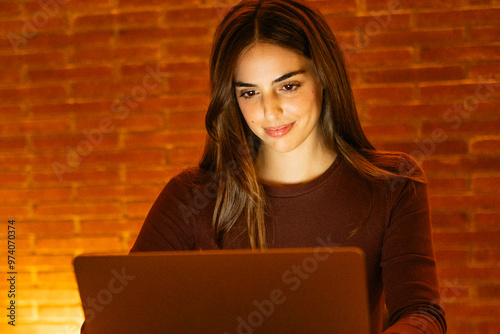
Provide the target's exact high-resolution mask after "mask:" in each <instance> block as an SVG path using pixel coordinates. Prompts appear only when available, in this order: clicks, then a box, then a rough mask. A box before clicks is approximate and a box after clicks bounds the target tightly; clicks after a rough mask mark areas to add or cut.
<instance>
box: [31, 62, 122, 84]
mask: <svg viewBox="0 0 500 334" xmlns="http://www.w3.org/2000/svg"><path fill="white" fill-rule="evenodd" d="M112 75H113V69H112V68H111V67H109V66H95V67H74V68H65V69H51V70H31V71H29V72H28V77H29V79H30V80H31V81H33V82H37V83H38V82H43V81H57V82H60V81H66V80H68V81H70V80H78V81H82V80H83V81H86V80H87V79H91V80H92V79H96V78H110V77H111V76H112Z"/></svg>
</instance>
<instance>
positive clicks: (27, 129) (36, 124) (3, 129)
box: [0, 120, 70, 136]
mask: <svg viewBox="0 0 500 334" xmlns="http://www.w3.org/2000/svg"><path fill="white" fill-rule="evenodd" d="M69 127H70V125H69V121H68V120H54V121H52V120H43V121H42V120H38V121H35V120H26V121H7V122H2V123H0V135H2V134H11V135H15V136H17V135H19V134H20V133H22V134H39V133H43V132H44V131H47V130H48V129H50V132H52V133H57V132H65V131H67V130H69Z"/></svg>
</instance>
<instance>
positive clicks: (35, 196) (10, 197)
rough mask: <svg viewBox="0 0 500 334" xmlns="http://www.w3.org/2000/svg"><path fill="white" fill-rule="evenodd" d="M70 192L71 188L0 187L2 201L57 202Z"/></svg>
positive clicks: (67, 196) (65, 198) (68, 195)
mask: <svg viewBox="0 0 500 334" xmlns="http://www.w3.org/2000/svg"><path fill="white" fill-rule="evenodd" d="M71 193H72V190H71V188H43V189H0V198H2V199H3V200H2V202H3V203H26V202H28V201H33V200H36V201H38V202H44V201H52V202H58V201H64V200H67V199H69V198H70V197H71Z"/></svg>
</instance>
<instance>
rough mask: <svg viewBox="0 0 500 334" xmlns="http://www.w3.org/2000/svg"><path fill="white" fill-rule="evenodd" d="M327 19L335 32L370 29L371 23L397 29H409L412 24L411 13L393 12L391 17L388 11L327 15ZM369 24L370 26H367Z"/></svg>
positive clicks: (383, 27) (388, 28)
mask: <svg viewBox="0 0 500 334" xmlns="http://www.w3.org/2000/svg"><path fill="white" fill-rule="evenodd" d="M326 21H327V23H328V25H329V26H330V28H331V29H332V30H333V32H334V33H335V32H336V31H346V30H352V31H354V30H358V29H365V30H367V31H368V30H369V29H370V25H372V24H376V25H378V26H380V29H387V30H396V29H407V28H409V25H410V15H408V14H392V15H391V16H390V17H389V16H387V13H381V12H380V13H377V12H373V14H372V15H364V16H354V17H353V16H344V17H342V16H337V15H335V16H327V17H326ZM367 25H368V26H367Z"/></svg>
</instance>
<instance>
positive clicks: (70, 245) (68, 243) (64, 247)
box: [36, 237, 122, 253]
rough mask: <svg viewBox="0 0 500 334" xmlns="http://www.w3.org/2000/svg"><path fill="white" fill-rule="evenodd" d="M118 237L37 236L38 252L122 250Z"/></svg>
mask: <svg viewBox="0 0 500 334" xmlns="http://www.w3.org/2000/svg"><path fill="white" fill-rule="evenodd" d="M121 246H122V245H121V242H120V239H119V238H118V237H96V238H90V237H88V238H87V237H86V238H37V240H36V249H37V252H38V253H47V252H53V253H68V252H72V253H75V252H103V251H120V250H122V247H121Z"/></svg>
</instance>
